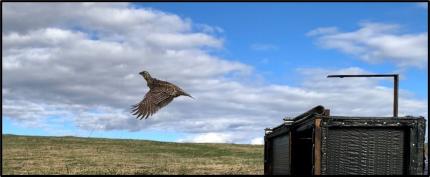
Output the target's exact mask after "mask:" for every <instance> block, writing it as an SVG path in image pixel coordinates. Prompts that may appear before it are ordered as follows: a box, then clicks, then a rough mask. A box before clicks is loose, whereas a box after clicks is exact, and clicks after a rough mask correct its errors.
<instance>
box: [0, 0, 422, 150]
mask: <svg viewBox="0 0 430 177" xmlns="http://www.w3.org/2000/svg"><path fill="white" fill-rule="evenodd" d="M2 13H3V14H2V15H3V19H2V20H3V28H2V42H3V46H2V50H3V55H2V80H3V81H2V85H3V86H2V123H3V127H2V128H3V133H12V134H22V135H44V136H64V135H69V136H82V137H108V138H132V139H149V140H157V141H174V142H215V143H243V144H261V143H262V141H263V136H264V131H263V130H264V128H266V127H274V126H277V125H279V124H280V123H282V118H284V117H285V116H287V117H294V116H296V115H298V114H300V113H302V112H305V111H307V110H309V109H310V108H312V107H314V106H317V105H323V106H324V107H326V108H328V109H330V110H331V114H332V115H339V116H391V115H392V104H393V97H392V92H393V90H392V84H393V83H392V79H382V78H381V79H377V78H348V79H334V78H331V79H328V78H326V75H328V74H380V73H399V74H400V98H399V115H400V116H405V115H412V116H424V117H425V118H426V119H427V116H428V100H427V96H428V93H427V92H428V82H427V79H428V67H427V65H428V44H427V43H428V33H427V31H428V28H427V25H428V24H427V21H428V19H427V13H428V8H427V4H421V3H145V4H139V3H110V4H109V3H3V9H2ZM142 70H147V71H149V72H150V73H151V74H152V76H153V77H155V78H158V79H161V80H167V81H170V82H172V83H175V84H177V85H179V86H180V87H181V88H183V89H184V90H185V91H187V92H188V93H190V94H191V95H192V96H193V97H195V98H196V99H195V100H193V99H189V98H188V97H178V98H177V99H175V100H174V101H173V102H172V103H170V104H169V105H168V106H167V107H164V108H162V109H161V110H160V111H159V112H157V113H156V114H155V115H154V116H153V117H150V118H149V119H147V120H136V119H135V118H134V117H133V116H132V115H131V114H130V112H129V111H130V109H129V108H130V106H131V105H133V104H135V103H137V102H139V101H140V100H141V99H142V98H143V96H144V95H145V93H146V92H147V91H148V88H147V87H146V82H145V80H144V79H143V78H142V77H141V76H139V75H138V73H139V72H140V71H142Z"/></svg>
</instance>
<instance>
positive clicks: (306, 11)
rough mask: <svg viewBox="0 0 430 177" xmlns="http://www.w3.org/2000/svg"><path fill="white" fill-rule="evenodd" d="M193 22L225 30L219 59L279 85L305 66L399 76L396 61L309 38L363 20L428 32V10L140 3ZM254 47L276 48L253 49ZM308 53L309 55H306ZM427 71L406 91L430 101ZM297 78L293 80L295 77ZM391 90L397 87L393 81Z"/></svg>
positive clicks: (411, 76)
mask: <svg viewBox="0 0 430 177" xmlns="http://www.w3.org/2000/svg"><path fill="white" fill-rule="evenodd" d="M133 5H134V6H135V7H136V8H139V7H149V8H154V9H159V10H162V11H165V12H170V13H174V14H177V15H179V16H181V17H183V18H189V19H191V20H192V21H193V22H194V23H202V24H208V25H214V26H219V27H221V28H222V29H223V30H224V31H225V32H224V33H223V34H221V36H222V37H223V38H224V39H225V46H224V50H222V51H217V53H216V54H217V55H220V56H224V57H225V58H226V59H233V60H239V61H241V62H244V63H247V64H249V65H252V66H254V67H255V68H256V69H257V70H259V71H260V73H262V74H263V75H264V76H266V77H265V78H266V79H267V80H268V81H270V82H273V83H288V84H293V85H295V84H298V83H297V80H296V79H294V76H295V75H296V71H295V70H294V69H286V68H299V67H315V66H317V67H325V68H344V67H350V66H357V67H360V68H364V69H366V70H368V71H371V72H374V73H393V72H394V71H396V70H397V68H396V66H395V65H394V64H393V63H384V64H369V63H366V62H364V61H361V60H359V59H357V58H356V57H352V56H349V55H345V54H343V53H341V52H339V51H333V50H325V49H321V48H319V47H316V46H315V44H314V40H313V39H312V38H309V37H308V36H306V35H305V34H306V33H307V32H309V31H311V30H313V29H315V28H318V27H322V26H337V27H339V28H340V29H342V30H344V31H351V30H355V29H357V28H358V23H359V22H361V21H373V22H381V23H394V24H400V25H402V27H403V28H402V32H405V33H420V32H426V31H428V27H427V26H428V23H427V20H428V18H427V10H426V9H425V8H423V7H419V5H417V3H136V4H133ZM253 44H264V45H271V46H274V47H275V48H274V49H268V51H267V50H266V51H264V50H263V51H261V50H253V48H252V45H253ZM303 51H306V52H303ZM427 73H428V72H427V70H415V69H409V70H407V72H406V73H405V74H406V76H407V77H408V79H407V80H402V81H401V85H400V88H404V89H407V90H411V91H413V92H414V93H415V94H417V96H419V97H421V98H427V95H428V94H427V91H428V82H427ZM290 76H293V77H290ZM387 86H392V83H388V84H387Z"/></svg>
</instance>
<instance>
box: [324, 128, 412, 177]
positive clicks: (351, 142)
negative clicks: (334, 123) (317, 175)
mask: <svg viewBox="0 0 430 177" xmlns="http://www.w3.org/2000/svg"><path fill="white" fill-rule="evenodd" d="M405 137H406V136H405V131H404V130H403V129H399V128H376V127H373V128H359V127H348V128H347V127H343V128H330V129H329V130H328V132H327V137H326V138H327V140H326V143H327V144H326V145H327V146H326V151H327V152H326V154H325V155H324V157H325V160H323V164H322V165H323V166H324V167H325V168H326V169H325V170H323V171H324V172H325V174H336V175H339V174H349V175H374V174H381V175H382V174H383V175H390V174H397V175H401V174H404V173H405V165H407V163H408V162H407V161H405V159H407V158H405V157H407V154H405V149H406V147H405V144H404V143H405Z"/></svg>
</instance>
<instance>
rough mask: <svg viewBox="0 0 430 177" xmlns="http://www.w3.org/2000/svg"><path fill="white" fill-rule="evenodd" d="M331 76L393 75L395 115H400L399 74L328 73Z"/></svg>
mask: <svg viewBox="0 0 430 177" xmlns="http://www.w3.org/2000/svg"><path fill="white" fill-rule="evenodd" d="M327 77H328V78H330V77H339V78H344V77H393V78H394V100H393V117H397V116H398V111H399V105H398V104H399V74H356V75H328V76H327Z"/></svg>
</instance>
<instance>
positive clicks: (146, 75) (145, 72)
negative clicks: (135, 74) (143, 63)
mask: <svg viewBox="0 0 430 177" xmlns="http://www.w3.org/2000/svg"><path fill="white" fill-rule="evenodd" d="M139 74H140V75H142V76H143V78H145V79H149V78H151V75H150V74H149V73H148V71H142V72H140V73H139Z"/></svg>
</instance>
